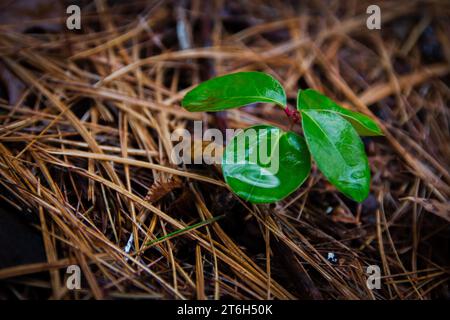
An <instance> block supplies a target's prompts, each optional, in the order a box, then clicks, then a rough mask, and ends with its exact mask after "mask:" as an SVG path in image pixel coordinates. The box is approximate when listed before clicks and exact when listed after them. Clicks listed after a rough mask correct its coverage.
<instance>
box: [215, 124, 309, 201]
mask: <svg viewBox="0 0 450 320" xmlns="http://www.w3.org/2000/svg"><path fill="white" fill-rule="evenodd" d="M310 170H311V157H310V154H309V151H308V147H307V145H306V142H305V140H304V139H303V138H302V137H300V136H299V135H298V134H296V133H294V132H284V131H283V130H281V129H280V128H277V127H274V126H268V125H257V126H253V127H250V128H247V129H245V130H243V131H241V132H240V133H238V134H237V135H235V136H234V137H233V139H232V140H231V141H230V142H229V143H228V145H227V146H226V148H225V151H224V155H223V159H222V171H223V176H224V178H225V181H226V183H227V184H228V185H229V186H230V188H231V190H233V192H234V193H236V194H237V195H238V196H239V197H241V198H243V199H244V200H247V201H250V202H253V203H272V202H276V201H279V200H281V199H283V198H285V197H287V196H288V195H289V194H290V193H292V192H293V191H295V190H296V189H297V188H298V187H299V186H300V185H301V184H302V183H303V182H304V181H305V180H306V178H307V177H308V175H309V171H310Z"/></svg>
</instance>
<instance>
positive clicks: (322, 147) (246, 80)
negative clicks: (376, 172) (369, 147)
mask: <svg viewBox="0 0 450 320" xmlns="http://www.w3.org/2000/svg"><path fill="white" fill-rule="evenodd" d="M256 102H266V103H274V104H276V105H279V106H281V107H283V108H284V110H285V112H286V114H287V115H288V117H290V118H291V119H292V121H293V122H298V121H299V120H300V118H301V123H302V127H303V134H304V138H303V137H302V136H300V135H298V134H297V133H295V132H292V131H287V132H286V131H283V130H282V129H280V128H278V127H275V126H269V125H257V126H253V127H250V128H247V129H245V130H243V131H241V132H240V133H239V134H237V135H235V136H234V137H233V139H232V140H231V141H230V143H228V145H227V146H226V148H225V151H224V154H223V158H222V171H223V176H224V179H225V181H226V183H227V184H228V185H229V186H230V188H231V190H233V192H234V193H236V194H237V195H238V196H240V197H241V198H243V199H245V200H247V201H250V202H253V203H272V202H276V201H279V200H281V199H283V198H285V197H287V196H288V195H289V194H291V193H292V192H293V191H295V190H296V189H297V188H299V187H300V186H301V185H302V184H303V182H304V181H305V180H306V178H307V177H308V175H309V171H310V170H311V156H310V154H311V155H312V157H313V159H314V160H315V162H316V164H317V167H318V168H319V169H320V171H322V173H323V174H324V176H325V177H326V178H327V179H328V180H329V181H330V182H331V183H332V184H333V185H334V186H336V188H337V189H338V190H339V191H341V192H342V193H343V194H344V195H346V196H347V197H349V198H351V199H353V200H355V201H358V202H361V201H363V200H364V199H365V198H366V197H367V196H368V194H369V188H370V169H369V163H368V161H367V156H366V153H365V151H364V145H363V143H362V141H361V139H360V137H359V135H361V136H380V135H383V133H382V131H381V129H380V128H379V127H378V125H377V124H376V122H374V121H373V120H372V119H370V118H369V117H367V116H365V115H363V114H360V113H357V112H353V111H350V110H347V109H345V108H342V107H341V106H339V105H338V104H336V103H335V102H334V101H333V100H331V99H330V98H328V97H326V96H324V95H323V94H321V93H319V92H317V91H315V90H312V89H307V90H299V92H298V96H297V111H292V110H290V109H289V108H288V107H287V103H286V93H285V92H284V89H283V87H282V86H281V84H280V83H279V82H278V81H277V80H275V79H274V78H272V77H271V76H269V75H267V74H265V73H262V72H239V73H233V74H229V75H225V76H221V77H216V78H213V79H211V80H208V81H206V82H203V83H201V84H200V85H198V86H197V87H195V88H194V89H193V90H191V91H189V92H188V93H187V94H186V96H185V97H184V99H183V101H182V106H183V107H184V108H186V109H187V110H188V111H221V110H225V109H230V108H237V107H241V106H244V105H248V104H251V103H256ZM249 130H252V132H256V136H257V139H250V141H249V142H248V143H246V144H245V152H244V155H245V159H244V161H238V162H236V161H230V160H231V159H235V158H236V144H237V143H238V141H239V139H240V138H242V137H243V136H245V134H246V133H247V132H248V131H249ZM262 139H265V141H266V142H267V140H269V142H272V143H269V145H271V146H275V147H276V148H275V147H272V148H269V150H268V153H269V155H268V156H269V158H272V157H274V155H275V150H276V156H277V159H276V160H277V161H278V163H277V164H278V165H277V170H275V171H274V170H268V166H267V161H265V162H263V161H261V160H260V159H259V158H258V157H252V155H253V154H254V153H255V152H257V150H258V149H259V147H260V144H261V141H262ZM254 159H256V161H255V160H254ZM266 160H267V159H266Z"/></svg>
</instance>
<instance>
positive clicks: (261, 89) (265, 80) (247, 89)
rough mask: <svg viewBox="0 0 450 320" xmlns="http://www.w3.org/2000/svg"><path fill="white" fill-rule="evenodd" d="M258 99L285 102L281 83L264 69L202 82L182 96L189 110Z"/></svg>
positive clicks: (277, 102)
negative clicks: (263, 70)
mask: <svg viewBox="0 0 450 320" xmlns="http://www.w3.org/2000/svg"><path fill="white" fill-rule="evenodd" d="M255 102H269V103H276V104H278V105H281V106H285V105H286V93H285V92H284V89H283V87H282V86H281V84H280V83H279V82H278V81H277V80H275V79H274V78H272V77H271V76H269V75H267V74H265V73H262V72H238V73H232V74H228V75H225V76H221V77H216V78H213V79H210V80H208V81H205V82H203V83H201V84H199V85H198V86H197V87H195V88H194V89H192V90H191V91H189V92H188V93H187V94H186V95H185V96H184V98H183V101H182V102H181V105H182V106H183V107H184V108H186V109H187V110H188V111H220V110H224V109H229V108H237V107H241V106H244V105H247V104H250V103H255Z"/></svg>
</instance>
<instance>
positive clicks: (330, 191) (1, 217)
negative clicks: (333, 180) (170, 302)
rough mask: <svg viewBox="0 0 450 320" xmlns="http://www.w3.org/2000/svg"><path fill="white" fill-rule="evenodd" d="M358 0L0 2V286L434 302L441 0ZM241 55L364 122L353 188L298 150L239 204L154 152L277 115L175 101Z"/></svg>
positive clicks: (445, 31)
mask: <svg viewBox="0 0 450 320" xmlns="http://www.w3.org/2000/svg"><path fill="white" fill-rule="evenodd" d="M299 2H300V1H299ZM373 2H374V1H372V0H370V1H325V0H314V1H308V2H306V1H305V2H304V1H302V2H301V3H302V4H298V3H297V1H280V2H275V1H259V0H258V1H221V0H217V1H201V0H192V1H105V0H97V1H93V2H89V1H86V2H80V8H81V30H68V29H67V28H66V18H67V16H68V14H66V10H65V9H66V7H65V5H64V4H62V3H54V2H53V1H45V0H40V1H34V2H33V1H6V3H5V4H1V5H0V34H1V36H0V189H1V193H0V208H1V210H0V299H9V298H13V299H48V298H53V299H89V298H95V299H101V298H109V299H114V298H151V299H173V298H187V299H225V298H228V299H230V298H231V299H433V298H450V289H449V283H450V281H449V279H450V238H449V236H450V202H449V199H450V170H449V169H450V109H449V108H448V105H449V101H450V89H449V83H450V81H449V80H450V76H449V73H450V40H449V30H450V19H449V17H450V2H448V1H432V0H430V1H416V0H407V1H403V0H401V1H380V4H379V6H380V8H381V19H382V23H381V29H380V30H369V29H368V28H367V26H366V21H367V18H368V16H369V15H368V14H367V13H366V9H367V7H368V6H369V5H371V4H373ZM250 70H257V71H264V72H267V73H269V74H270V75H272V76H273V77H275V78H276V79H278V80H279V81H280V82H281V83H282V85H283V86H284V88H285V89H286V93H287V97H288V103H289V104H290V105H291V106H294V105H295V101H296V95H297V91H298V89H300V88H301V89H304V88H314V89H316V90H319V91H321V92H323V93H325V94H326V95H328V96H329V97H331V98H333V99H334V100H336V101H338V102H339V103H341V104H342V105H343V106H344V107H346V108H349V109H352V110H355V111H359V112H361V113H364V114H367V115H369V116H371V117H373V118H374V119H376V121H377V122H378V123H379V124H380V126H381V127H382V129H383V131H384V133H385V136H382V137H367V138H364V139H363V141H364V144H365V147H366V151H367V154H368V157H369V164H370V168H371V172H372V182H371V191H370V195H369V197H368V198H367V200H365V201H364V202H363V203H361V204H358V203H356V202H354V201H351V200H349V199H347V198H345V197H344V196H343V195H342V194H341V193H339V192H338V191H337V190H336V189H335V188H334V187H333V186H331V185H330V184H329V183H328V182H327V181H326V180H325V179H324V177H323V176H322V175H321V173H320V172H319V171H318V170H317V168H316V167H315V166H313V169H312V173H311V175H310V177H309V178H308V180H307V181H306V182H305V184H304V185H303V186H302V187H301V188H300V189H299V190H297V191H296V192H294V193H293V194H292V195H290V196H289V197H288V198H287V199H285V200H283V201H280V202H278V203H276V204H273V205H252V204H250V203H245V202H243V201H241V200H240V199H239V198H237V197H236V196H235V195H234V194H233V193H231V191H230V190H229V189H228V188H227V187H226V185H225V183H224V181H223V177H222V175H221V172H220V169H219V168H217V167H216V166H213V165H190V166H176V165H174V164H172V163H171V161H170V157H169V156H170V152H171V150H172V148H173V141H171V139H170V134H171V133H172V132H173V131H174V130H175V129H176V128H187V129H189V130H191V129H192V122H193V120H203V124H204V127H205V128H219V129H223V128H243V127H247V126H250V125H254V124H258V123H269V124H273V125H277V126H279V127H282V128H287V127H289V122H288V121H287V118H286V116H285V115H284V113H283V111H282V110H281V109H279V108H274V107H273V106H272V105H269V104H267V105H264V104H259V105H256V106H255V105H251V106H248V107H245V108H240V109H233V110H229V111H226V112H221V113H218V114H210V113H189V112H187V111H186V110H184V109H183V108H181V107H180V101H181V99H182V98H183V96H184V94H185V93H186V92H187V91H188V90H190V89H192V88H193V87H194V86H195V85H197V84H198V83H200V82H201V81H205V80H207V79H210V78H211V77H214V76H217V75H223V74H227V73H232V72H237V71H250ZM294 130H295V131H297V132H298V133H300V134H301V130H300V128H299V127H295V126H294ZM214 217H220V219H214ZM70 265H78V266H79V267H80V268H81V273H82V281H81V289H80V290H75V291H73V290H70V289H68V288H67V286H66V279H67V277H68V274H67V273H66V270H67V267H68V266H70ZM370 265H375V266H378V267H379V268H380V272H381V276H382V278H381V287H380V288H379V289H375V290H371V289H369V288H368V286H367V277H368V274H367V273H366V268H367V267H368V266H370Z"/></svg>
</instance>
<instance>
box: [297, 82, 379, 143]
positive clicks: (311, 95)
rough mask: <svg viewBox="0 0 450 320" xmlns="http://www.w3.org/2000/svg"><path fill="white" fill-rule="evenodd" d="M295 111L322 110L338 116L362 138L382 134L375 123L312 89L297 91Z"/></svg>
mask: <svg viewBox="0 0 450 320" xmlns="http://www.w3.org/2000/svg"><path fill="white" fill-rule="evenodd" d="M297 109H298V110H299V111H301V110H309V109H314V110H324V111H330V112H335V113H338V114H340V115H341V116H342V117H344V118H345V119H346V120H348V121H349V122H350V123H351V124H352V125H353V127H354V128H355V129H356V131H357V132H358V134H360V135H362V136H382V135H383V132H382V131H381V129H380V127H378V125H377V124H376V122H375V121H373V120H372V119H370V118H369V117H368V116H366V115H363V114H361V113H358V112H354V111H350V110H348V109H345V108H342V107H341V106H340V105H338V104H337V103H336V102H334V101H333V100H331V99H330V98H328V97H327V96H325V95H323V94H321V93H320V92H317V91H315V90H313V89H306V90H299V91H298V96H297Z"/></svg>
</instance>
